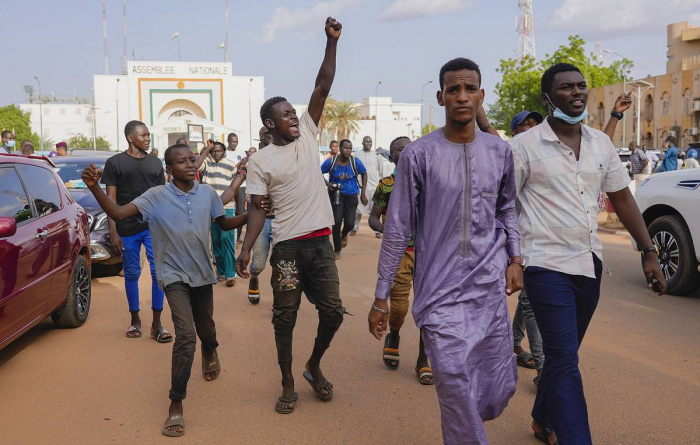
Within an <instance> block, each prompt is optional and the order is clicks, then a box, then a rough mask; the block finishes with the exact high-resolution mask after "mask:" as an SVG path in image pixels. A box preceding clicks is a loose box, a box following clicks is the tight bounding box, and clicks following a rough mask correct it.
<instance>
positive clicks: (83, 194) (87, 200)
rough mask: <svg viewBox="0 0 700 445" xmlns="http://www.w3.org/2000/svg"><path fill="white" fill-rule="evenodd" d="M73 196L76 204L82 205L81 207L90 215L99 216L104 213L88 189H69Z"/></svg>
mask: <svg viewBox="0 0 700 445" xmlns="http://www.w3.org/2000/svg"><path fill="white" fill-rule="evenodd" d="M68 191H70V194H71V196H73V199H75V202H77V203H78V204H80V207H82V208H84V209H85V211H86V212H88V213H89V214H90V215H97V214H98V213H102V208H101V207H100V205H99V204H98V203H97V199H95V196H94V195H93V194H92V192H90V190H88V189H68Z"/></svg>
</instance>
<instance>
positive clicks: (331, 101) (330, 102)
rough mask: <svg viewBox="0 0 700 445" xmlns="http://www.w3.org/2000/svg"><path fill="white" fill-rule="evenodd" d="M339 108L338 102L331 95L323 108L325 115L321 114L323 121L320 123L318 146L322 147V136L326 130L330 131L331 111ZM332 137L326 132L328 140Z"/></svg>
mask: <svg viewBox="0 0 700 445" xmlns="http://www.w3.org/2000/svg"><path fill="white" fill-rule="evenodd" d="M337 106H338V101H337V100H335V99H334V98H333V97H332V96H331V95H330V94H329V95H328V97H327V98H326V105H325V106H324V107H323V114H321V120H320V121H319V123H318V130H319V131H318V145H321V136H322V135H323V131H324V130H328V122H329V119H330V113H331V110H332V109H333V108H334V107H337ZM329 136H330V135H329V134H328V132H327V131H326V139H328V137H329ZM326 142H327V141H326Z"/></svg>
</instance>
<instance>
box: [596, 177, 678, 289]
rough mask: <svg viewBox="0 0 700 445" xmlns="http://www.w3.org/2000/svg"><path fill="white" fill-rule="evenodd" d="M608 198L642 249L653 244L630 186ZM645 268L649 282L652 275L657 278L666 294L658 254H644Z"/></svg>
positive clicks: (609, 194)
mask: <svg viewBox="0 0 700 445" xmlns="http://www.w3.org/2000/svg"><path fill="white" fill-rule="evenodd" d="M608 198H609V199H610V203H611V204H612V206H613V208H614V209H615V213H616V214H617V216H618V218H620V222H621V223H622V225H623V226H625V228H626V229H627V231H629V233H630V235H632V238H634V240H635V241H636V242H637V245H638V246H639V248H640V250H644V249H646V248H648V247H651V246H653V244H652V242H651V238H649V232H648V231H647V227H646V225H645V224H644V219H643V218H642V214H641V213H640V212H639V207H637V203H636V202H635V201H634V197H633V196H632V193H631V192H630V189H629V187H625V188H624V189H622V190H620V191H618V192H613V193H608ZM643 269H644V275H645V276H646V278H647V282H649V283H651V279H652V277H654V278H656V280H657V281H658V282H659V284H660V286H661V292H660V293H659V295H662V294H664V293H665V292H666V282H665V281H664V278H663V275H662V273H661V269H660V267H659V259H658V257H657V256H656V254H654V253H648V254H646V255H645V256H644V263H643ZM650 287H651V285H650Z"/></svg>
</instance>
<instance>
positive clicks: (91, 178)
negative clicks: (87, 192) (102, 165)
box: [80, 164, 102, 188]
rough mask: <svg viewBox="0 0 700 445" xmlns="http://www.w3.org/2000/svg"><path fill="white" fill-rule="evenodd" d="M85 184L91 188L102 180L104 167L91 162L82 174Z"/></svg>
mask: <svg viewBox="0 0 700 445" xmlns="http://www.w3.org/2000/svg"><path fill="white" fill-rule="evenodd" d="M80 177H81V178H82V180H83V182H84V183H85V185H86V186H87V187H88V188H90V187H94V186H96V185H97V184H99V182H100V178H101V177H102V169H99V168H97V167H95V164H90V165H89V166H88V167H85V168H84V169H83V173H82V174H81V175H80Z"/></svg>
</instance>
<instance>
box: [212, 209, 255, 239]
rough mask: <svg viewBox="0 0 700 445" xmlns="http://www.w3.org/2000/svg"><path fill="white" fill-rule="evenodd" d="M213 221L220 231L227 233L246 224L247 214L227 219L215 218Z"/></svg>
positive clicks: (224, 217) (222, 217) (225, 217)
mask: <svg viewBox="0 0 700 445" xmlns="http://www.w3.org/2000/svg"><path fill="white" fill-rule="evenodd" d="M214 221H216V224H217V225H218V226H219V228H220V229H221V230H223V231H226V232H228V231H229V230H233V229H237V228H239V227H242V226H244V225H245V224H246V223H247V222H248V213H244V214H242V215H236V216H228V217H227V216H223V215H222V216H220V217H218V218H216V219H215V220H214ZM246 237H247V235H246Z"/></svg>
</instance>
